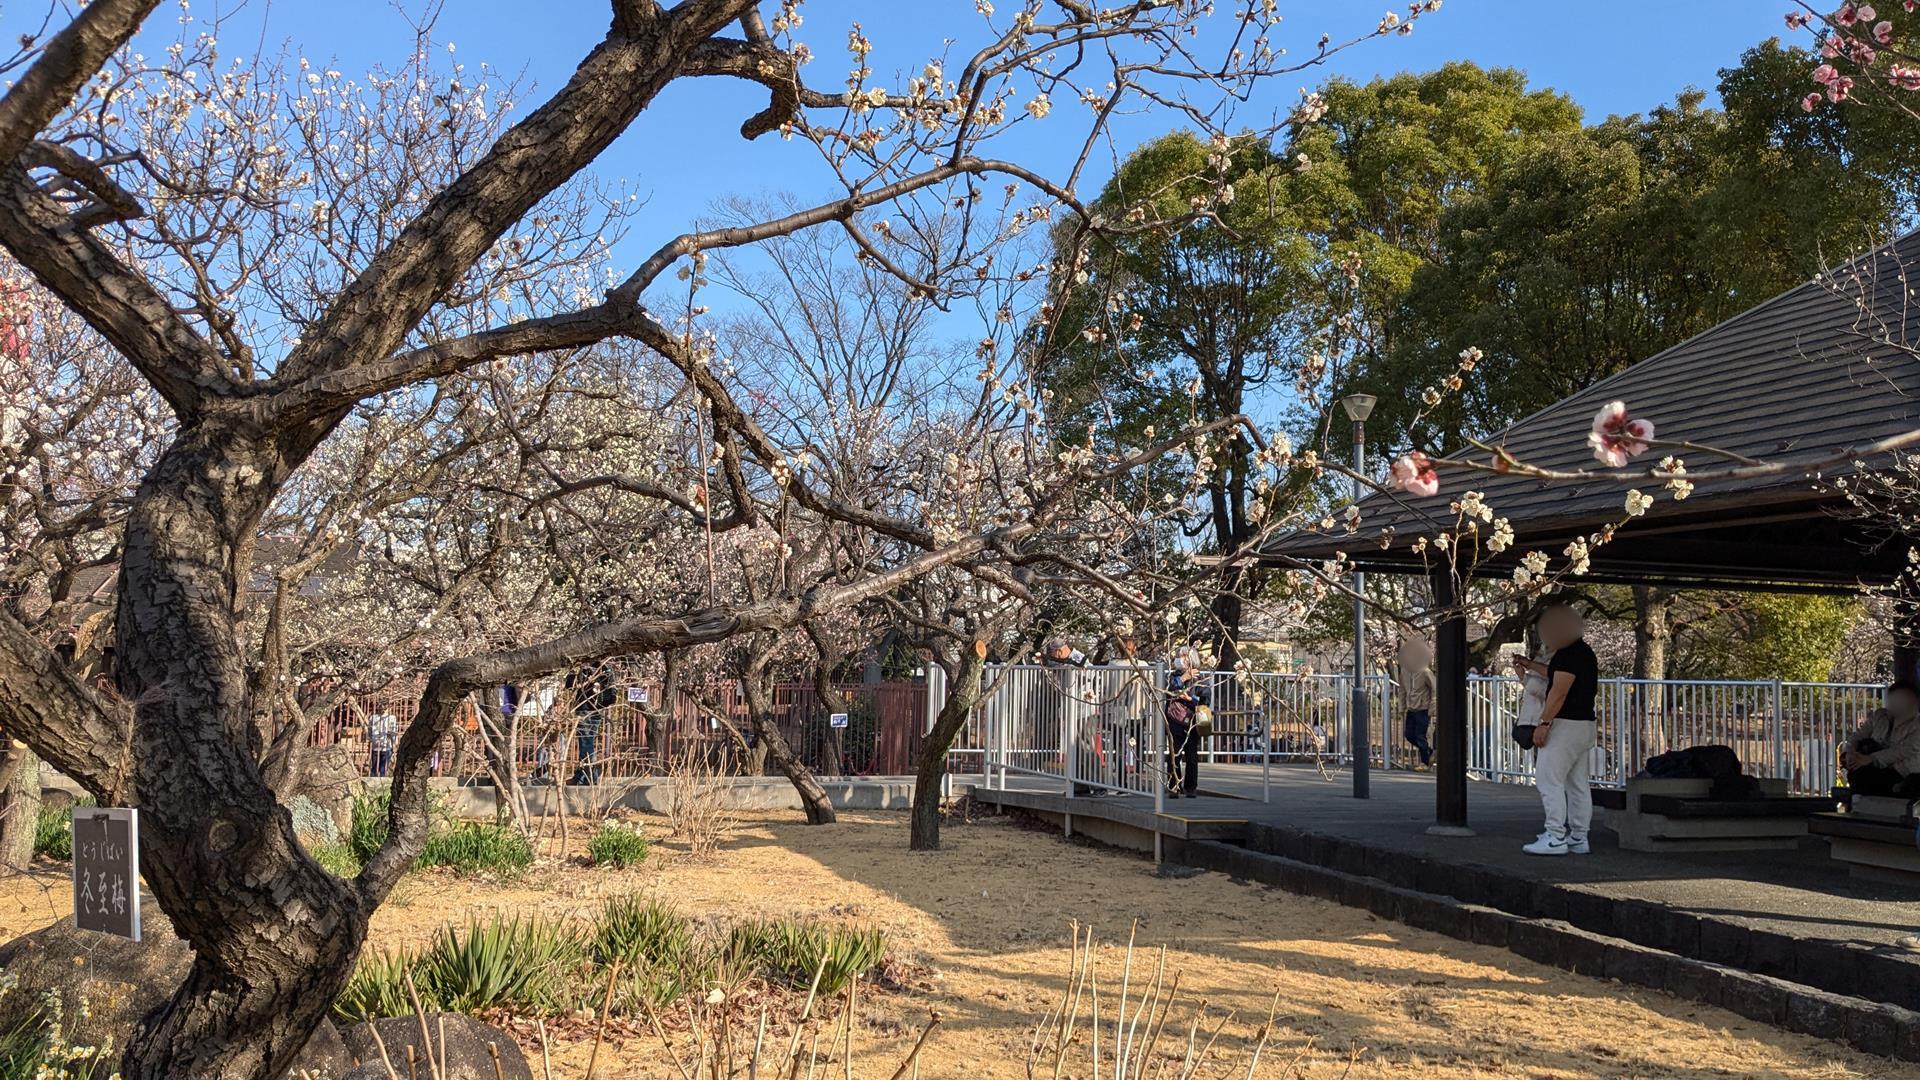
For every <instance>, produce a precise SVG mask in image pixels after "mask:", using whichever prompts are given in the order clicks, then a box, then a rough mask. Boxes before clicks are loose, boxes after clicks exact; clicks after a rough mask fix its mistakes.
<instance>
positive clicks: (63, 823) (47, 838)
mask: <svg viewBox="0 0 1920 1080" xmlns="http://www.w3.org/2000/svg"><path fill="white" fill-rule="evenodd" d="M33 853H34V854H35V855H45V856H46V857H47V858H49V859H58V860H60V861H61V862H69V861H71V860H72V859H73V814H72V812H71V811H69V810H67V809H66V808H65V807H60V806H48V805H47V804H46V803H41V804H40V812H39V813H38V814H36V815H35V816H34V819H33Z"/></svg>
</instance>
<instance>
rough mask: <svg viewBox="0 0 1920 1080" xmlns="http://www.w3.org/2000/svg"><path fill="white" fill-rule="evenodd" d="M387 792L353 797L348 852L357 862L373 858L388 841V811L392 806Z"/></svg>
mask: <svg viewBox="0 0 1920 1080" xmlns="http://www.w3.org/2000/svg"><path fill="white" fill-rule="evenodd" d="M390 805H391V804H390V802H389V798H388V795H387V793H386V792H384V791H382V792H376V793H374V794H367V795H355V796H354V797H353V810H352V813H351V817H350V820H349V823H348V825H347V836H346V845H347V852H348V853H349V854H351V855H352V856H353V858H354V861H355V862H360V863H364V862H366V861H367V860H368V859H371V858H373V853H374V852H376V851H379V850H380V845H382V844H384V843H386V842H387V813H388V808H389V806H390Z"/></svg>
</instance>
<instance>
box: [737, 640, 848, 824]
mask: <svg viewBox="0 0 1920 1080" xmlns="http://www.w3.org/2000/svg"><path fill="white" fill-rule="evenodd" d="M755 661H756V662H754V663H750V664H748V666H747V671H746V673H745V677H744V678H742V679H741V680H740V688H741V691H742V692H743V693H745V694H746V696H747V718H748V720H749V721H751V722H752V724H753V733H754V738H755V740H756V741H758V742H759V744H760V745H761V746H762V747H764V748H765V749H766V753H767V760H769V761H772V762H773V764H774V767H775V768H777V769H779V770H780V774H781V775H782V776H785V777H786V778H787V779H788V780H789V781H790V782H792V784H793V790H795V791H797V792H799V793H800V809H802V810H803V811H805V812H806V815H807V824H809V825H831V824H833V823H834V822H835V821H838V820H839V817H838V815H836V814H835V813H834V809H833V800H832V799H830V798H828V797H827V789H826V788H824V787H821V786H820V780H819V778H818V777H816V776H814V775H813V770H812V769H809V768H807V764H806V762H804V761H801V760H800V758H799V757H798V756H796V755H795V754H794V752H793V747H791V746H788V745H787V740H786V737H785V736H783V735H781V734H780V728H779V727H778V726H777V725H775V724H774V722H773V696H772V694H770V693H769V692H768V690H767V684H766V679H765V678H764V676H765V674H766V666H765V660H764V654H761V655H757V656H756V658H755Z"/></svg>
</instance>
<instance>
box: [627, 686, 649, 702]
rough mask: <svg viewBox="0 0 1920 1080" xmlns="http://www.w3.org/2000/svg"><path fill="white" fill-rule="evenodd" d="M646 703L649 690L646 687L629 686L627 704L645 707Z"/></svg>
mask: <svg viewBox="0 0 1920 1080" xmlns="http://www.w3.org/2000/svg"><path fill="white" fill-rule="evenodd" d="M646 703H647V688H646V687H644V686H629V687H627V704H629V705H645V704H646Z"/></svg>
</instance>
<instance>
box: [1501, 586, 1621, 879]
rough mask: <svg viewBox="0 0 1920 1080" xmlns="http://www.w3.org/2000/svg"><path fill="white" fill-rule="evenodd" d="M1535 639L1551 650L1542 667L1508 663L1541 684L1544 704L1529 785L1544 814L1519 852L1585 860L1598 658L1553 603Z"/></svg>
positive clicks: (1569, 612) (1568, 611)
mask: <svg viewBox="0 0 1920 1080" xmlns="http://www.w3.org/2000/svg"><path fill="white" fill-rule="evenodd" d="M1540 640H1541V643H1542V644H1544V645H1545V646H1546V647H1547V648H1549V649H1552V650H1553V659H1552V660H1549V661H1548V662H1547V663H1545V664H1541V663H1540V662H1539V661H1537V660H1527V659H1524V658H1521V657H1515V658H1514V664H1515V666H1517V667H1519V668H1520V669H1521V670H1522V671H1534V672H1537V673H1538V674H1540V675H1543V676H1545V678H1546V680H1547V699H1546V703H1545V705H1544V707H1543V708H1542V709H1541V710H1540V719H1539V721H1538V723H1536V724H1535V725H1534V729H1533V746H1534V750H1535V753H1534V769H1533V776H1534V783H1535V785H1536V786H1537V787H1538V788H1539V789H1540V802H1541V805H1542V807H1543V808H1544V809H1545V811H1546V828H1545V829H1544V830H1542V832H1541V833H1540V835H1539V837H1538V838H1536V839H1535V840H1534V841H1533V842H1532V843H1530V844H1527V845H1525V846H1524V847H1522V848H1521V850H1522V851H1525V852H1526V853H1527V854H1529V855H1585V854H1586V853H1587V852H1588V851H1589V850H1591V847H1590V845H1589V843H1588V840H1587V829H1588V827H1589V826H1590V825H1591V824H1592V821H1593V791H1592V789H1591V788H1590V787H1589V784H1588V779H1589V778H1588V775H1587V773H1588V770H1589V768H1590V767H1591V759H1592V756H1593V747H1594V743H1595V741H1596V731H1595V729H1596V728H1597V727H1598V724H1597V719H1598V714H1597V713H1595V712H1594V702H1595V699H1596V698H1597V697H1598V696H1599V693H1600V658H1599V657H1597V656H1595V655H1594V653H1593V647H1592V646H1590V645H1588V644H1587V642H1586V627H1585V626H1584V625H1583V624H1582V621H1581V619H1580V614H1579V613H1578V612H1576V611H1574V610H1573V608H1571V607H1569V606H1567V605H1565V604H1555V605H1553V606H1552V607H1549V608H1547V609H1546V611H1544V612H1543V613H1542V614H1541V616H1540Z"/></svg>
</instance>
